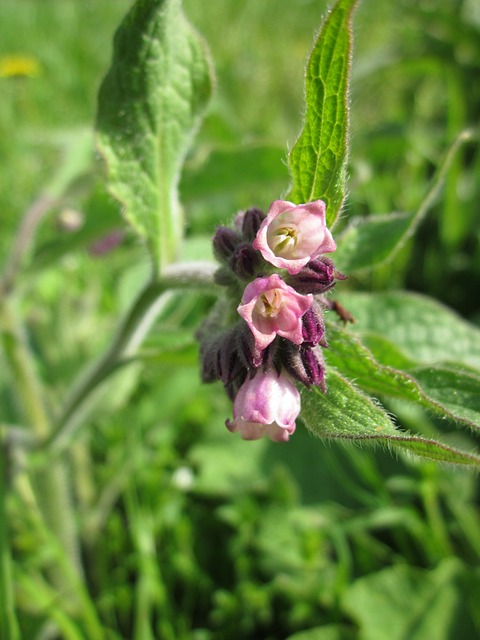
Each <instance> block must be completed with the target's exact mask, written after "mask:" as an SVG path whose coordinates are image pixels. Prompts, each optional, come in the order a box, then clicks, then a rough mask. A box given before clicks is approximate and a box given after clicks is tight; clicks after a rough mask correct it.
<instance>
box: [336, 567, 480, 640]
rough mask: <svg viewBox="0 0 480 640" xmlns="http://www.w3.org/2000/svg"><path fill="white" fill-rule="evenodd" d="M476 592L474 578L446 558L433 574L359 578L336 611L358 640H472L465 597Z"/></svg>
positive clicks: (406, 570) (393, 570)
mask: <svg viewBox="0 0 480 640" xmlns="http://www.w3.org/2000/svg"><path fill="white" fill-rule="evenodd" d="M466 588H467V589H468V591H466ZM478 588H479V579H478V575H475V573H474V572H473V571H471V570H469V569H467V568H466V567H464V566H463V565H462V564H461V563H460V561H459V560H457V559H456V558H448V559H446V560H444V561H443V562H442V563H441V564H440V565H439V566H438V567H437V568H436V569H434V570H433V571H431V570H429V571H426V570H423V569H416V568H414V567H408V566H404V565H396V566H393V567H388V568H386V569H384V570H382V571H378V572H376V573H373V574H370V575H368V576H366V577H363V578H359V579H358V580H356V581H355V582H354V583H353V584H352V585H351V586H350V588H349V589H347V591H346V592H345V594H344V596H343V598H342V605H343V609H344V610H345V611H346V612H347V613H348V614H349V615H350V616H352V617H353V618H354V619H355V620H357V621H358V623H359V624H360V636H361V638H362V639H363V640H385V638H388V639H389V640H405V639H406V638H408V640H424V638H429V639H431V640H455V639H456V638H475V637H476V636H477V631H478V629H476V625H475V622H474V618H473V616H472V611H473V608H472V604H473V607H475V604H474V601H473V602H469V600H471V598H469V597H466V593H469V592H470V593H471V592H472V591H473V589H475V590H476V591H478Z"/></svg>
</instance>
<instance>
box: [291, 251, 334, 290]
mask: <svg viewBox="0 0 480 640" xmlns="http://www.w3.org/2000/svg"><path fill="white" fill-rule="evenodd" d="M338 276H341V277H340V278H339V279H341V280H343V279H344V278H345V276H342V274H338V272H336V271H335V266H334V264H333V262H332V261H331V260H329V259H328V258H317V259H316V260H310V262H309V263H308V264H307V265H306V266H305V267H303V269H301V270H300V271H299V272H298V273H297V274H295V275H291V276H290V277H289V278H288V283H289V284H290V285H291V286H292V287H294V288H295V289H296V290H297V291H298V292H299V293H323V292H325V291H328V289H331V288H332V287H333V286H334V284H335V277H338Z"/></svg>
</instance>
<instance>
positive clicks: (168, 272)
mask: <svg viewBox="0 0 480 640" xmlns="http://www.w3.org/2000/svg"><path fill="white" fill-rule="evenodd" d="M216 268H217V266H216V265H215V264H211V263H204V262H198V263H197V262H195V263H188V262H185V263H180V264H173V265H170V266H169V267H166V268H165V269H164V271H163V273H162V276H161V277H160V278H159V279H158V280H155V281H153V282H151V283H149V284H148V285H147V286H146V287H145V289H144V290H143V291H142V292H141V293H140V295H139V296H138V297H137V299H136V300H135V302H134V303H133V305H132V307H131V309H130V310H129V312H128V313H127V315H126V317H125V318H124V320H123V322H122V323H121V324H120V327H119V329H118V332H117V334H116V335H115V336H114V338H113V340H112V342H111V344H110V346H109V347H108V348H107V350H106V352H105V353H104V355H103V356H102V357H101V358H100V359H99V360H97V362H95V363H94V364H93V366H91V367H89V368H88V369H87V371H86V372H85V373H83V374H82V375H81V376H80V378H79V379H78V381H77V382H76V383H75V384H74V385H73V388H72V392H71V393H70V395H69V396H68V397H67V399H66V401H65V404H64V406H63V409H62V411H61V414H60V416H59V417H58V419H57V421H56V423H55V426H54V429H53V432H52V435H51V436H50V437H48V438H47V439H46V440H45V441H44V445H43V446H44V447H46V448H48V449H49V451H55V452H56V453H60V452H61V451H63V450H64V449H65V447H66V446H67V445H68V444H69V442H70V440H71V438H72V435H73V434H74V433H75V431H76V430H77V429H78V427H79V426H80V424H81V423H82V419H83V418H84V415H85V411H86V410H88V408H89V406H90V405H91V403H92V402H93V401H94V400H95V397H96V393H97V392H98V391H100V385H101V384H102V383H103V382H104V381H105V380H106V378H107V377H108V376H109V375H110V374H111V373H113V372H114V371H115V370H117V369H118V367H119V365H120V364H121V363H122V361H124V360H125V359H127V358H129V357H131V356H132V355H133V354H134V353H135V351H136V350H137V349H138V347H139V346H140V344H141V343H142V342H143V340H144V339H145V337H146V335H147V333H148V331H149V330H150V328H151V326H152V324H153V323H154V321H155V319H156V318H157V316H158V314H159V313H160V312H161V310H162V309H163V308H164V306H165V304H166V302H167V300H168V299H169V298H168V297H167V296H168V291H169V290H171V289H199V288H207V289H209V290H212V289H213V288H214V280H213V275H214V272H215V270H216Z"/></svg>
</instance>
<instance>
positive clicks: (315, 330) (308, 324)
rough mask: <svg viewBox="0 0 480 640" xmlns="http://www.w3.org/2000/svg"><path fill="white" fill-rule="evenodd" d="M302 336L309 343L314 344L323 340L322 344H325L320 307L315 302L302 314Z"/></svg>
mask: <svg viewBox="0 0 480 640" xmlns="http://www.w3.org/2000/svg"><path fill="white" fill-rule="evenodd" d="M302 336H303V340H304V341H305V342H306V343H307V344H309V345H316V344H319V343H322V341H323V343H324V344H323V346H326V343H325V340H324V336H325V324H324V322H323V313H322V308H321V307H320V305H319V304H317V303H316V302H314V303H313V304H312V306H311V307H310V309H308V310H307V311H306V312H305V313H304V314H303V316H302Z"/></svg>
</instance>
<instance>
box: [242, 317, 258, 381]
mask: <svg viewBox="0 0 480 640" xmlns="http://www.w3.org/2000/svg"><path fill="white" fill-rule="evenodd" d="M242 325H243V326H242V330H241V331H239V332H238V333H237V353H238V357H239V359H240V360H241V362H242V363H243V365H244V367H245V368H246V369H248V370H249V371H252V370H253V369H256V368H257V367H259V366H260V365H261V364H263V351H260V350H259V349H257V348H256V346H255V338H254V336H253V333H252V332H251V331H250V328H249V327H248V325H247V324H246V323H242Z"/></svg>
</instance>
